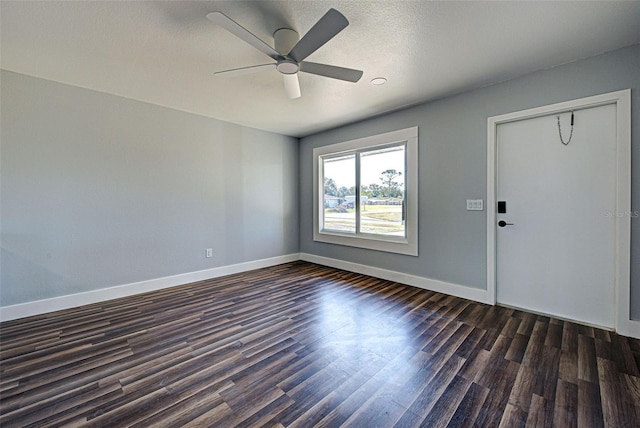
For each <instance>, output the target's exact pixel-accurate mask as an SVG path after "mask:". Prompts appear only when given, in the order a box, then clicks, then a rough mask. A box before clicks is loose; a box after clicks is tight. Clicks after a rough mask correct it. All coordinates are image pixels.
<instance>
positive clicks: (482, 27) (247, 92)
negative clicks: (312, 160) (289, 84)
mask: <svg viewBox="0 0 640 428" xmlns="http://www.w3.org/2000/svg"><path fill="white" fill-rule="evenodd" d="M331 7H333V8H336V9H337V10H339V11H340V12H342V13H343V14H344V15H345V16H346V17H347V19H348V20H349V21H350V25H349V26H348V27H347V28H346V29H345V30H343V31H342V32H341V33H339V34H338V35H337V36H336V37H335V38H334V39H332V40H331V41H330V42H329V43H327V44H326V45H324V46H323V47H321V48H320V49H319V50H318V51H316V52H315V53H313V54H312V55H311V56H310V57H309V58H307V60H309V61H313V62H321V63H328V64H332V65H338V66H343V67H349V68H355V69H361V70H364V75H363V77H362V79H361V80H360V81H359V82H358V83H355V84H354V83H348V82H342V81H338V80H333V79H328V78H323V77H319V76H315V75H310V74H304V73H300V85H301V87H302V97H301V98H299V99H294V100H290V99H287V97H286V96H285V94H284V90H283V87H282V76H281V75H280V74H279V73H278V72H276V71H274V70H268V71H264V72H261V73H258V74H251V75H244V76H236V77H221V76H214V75H213V72H214V71H219V70H224V69H228V68H236V67H242V66H249V65H255V64H263V63H267V62H270V60H269V58H267V57H266V56H265V55H264V54H262V53H260V52H259V51H257V50H255V49H254V48H253V47H251V46H249V45H247V44H246V43H245V42H243V41H242V40H239V39H237V38H236V37H234V36H233V35H231V34H229V33H228V32H227V31H225V30H224V29H222V28H219V27H217V26H216V25H214V24H213V23H212V22H210V21H208V20H207V19H206V17H205V16H206V15H207V13H209V12H212V11H216V10H218V11H222V12H224V13H225V14H226V15H228V16H229V17H230V18H232V19H234V20H235V21H237V22H238V23H240V24H241V25H242V26H244V27H245V28H247V29H249V30H250V31H251V32H253V33H254V34H256V35H257V36H258V37H260V38H261V39H263V40H264V41H266V42H267V43H268V44H270V45H273V37H272V35H273V32H274V31H275V30H276V29H278V28H282V27H289V28H293V29H294V30H296V31H298V33H300V34H301V35H303V34H304V33H306V32H307V31H308V30H309V28H311V26H313V24H314V23H315V22H316V21H317V20H318V19H319V18H320V17H322V15H324V13H325V12H327V10H329V8H331ZM0 17H1V45H0V49H1V51H0V53H1V55H0V58H1V63H0V65H1V67H2V68H3V69H6V70H11V71H15V72H18V73H24V74H28V75H32V76H37V77H42V78H45V79H50V80H54V81H58V82H63V83H68V84H72V85H76V86H81V87H84V88H90V89H95V90H98V91H103V92H107V93H110V94H116V95H120V96H124V97H127V98H132V99H136V100H141V101H146V102H150V103H153V104H158V105H162V106H167V107H172V108H175V109H178V110H183V111H188V112H192V113H197V114H201V115H204V116H209V117H214V118H217V119H222V120H225V121H229V122H233V123H238V124H242V125H247V126H251V127H255V128H260V129H265V130H269V131H273V132H278V133H281V134H286V135H292V136H297V137H300V136H305V135H309V134H311V133H315V132H318V131H322V130H325V129H329V128H332V127H335V126H338V125H342V124H346V123H350V122H354V121H357V120H360V119H363V118H366V117H370V116H375V115H378V114H381V113H383V112H387V111H391V110H395V109H398V108H401V107H403V106H407V105H411V104H416V103H419V102H423V101H429V100H433V99H437V98H441V97H443V96H447V95H451V94H454V93H459V92H463V91H466V90H469V89H473V88H477V87H481V86H485V85H489V84H492V83H496V82H500V81H504V80H507V79H510V78H514V77H517V76H520V75H523V74H526V73H530V72H532V71H535V70H539V69H544V68H549V67H553V66H556V65H559V64H563V63H566V62H570V61H574V60H577V59H580V58H585V57H588V56H592V55H596V54H599V53H602V52H605V51H610V50H614V49H617V48H620V47H623V46H628V45H632V44H636V43H640V1H629V2H611V1H599V2H593V1H577V2H572V1H558V2H555V1H547V2H541V1H539V2H481V1H467V2H452V1H441V2H432V1H393V0H388V1H363V0H342V1H127V2H121V1H91V2H90V1H75V2H72V1H43V2H39V1H8V0H2V1H1V2H0ZM639 75H640V74H639ZM378 76H383V77H386V78H387V79H388V83H387V84H386V85H384V86H372V85H371V84H370V83H369V82H370V80H371V79H372V78H374V77H378Z"/></svg>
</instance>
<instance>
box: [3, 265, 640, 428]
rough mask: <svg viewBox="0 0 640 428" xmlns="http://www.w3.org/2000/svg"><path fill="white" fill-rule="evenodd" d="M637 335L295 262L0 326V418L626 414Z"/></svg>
mask: <svg viewBox="0 0 640 428" xmlns="http://www.w3.org/2000/svg"><path fill="white" fill-rule="evenodd" d="M639 362H640V341H638V340H636V339H630V338H626V337H622V336H618V335H616V334H615V333H612V332H609V331H606V330H599V329H597V328H593V327H588V326H582V325H578V324H574V323H571V322H567V321H563V320H558V319H554V318H550V317H546V316H541V315H536V314H530V313H527V312H524V311H520V310H515V309H511V308H503V307H499V306H489V305H485V304H480V303H474V302H470V301H468V300H464V299H459V298H456V297H453V296H448V295H445V294H441V293H436V292H433V291H428V290H422V289H418V288H413V287H409V286H405V285H401V284H397V283H394V282H392V281H388V280H382V279H377V278H372V277H369V276H366V275H360V274H356V273H353V272H346V271H341V270H338V269H333V268H329V267H325V266H320V265H316V264H312V263H307V262H292V263H286V264H283V265H279V266H273V267H269V268H264V269H259V270H255V271H251V272H245V273H241V274H235V275H229V276H226V277H221V278H216V279H211V280H204V281H199V282H196V283H193V284H187V285H184V286H179V287H172V288H169V289H164V290H158V291H155V292H150V293H145V294H140V295H136V296H130V297H126V298H122V299H116V300H112V301H106V302H100V303H96V304H92V305H87V306H84V307H79V308H72V309H69V310H64V311H58V312H53V313H50V314H43V315H38V316H34V317H30V318H24V319H20V320H13V321H8V322H4V323H2V324H0V425H2V427H3V428H4V427H26V426H38V427H42V426H47V427H48V426H70V427H75V426H114V427H118V426H137V427H147V426H154V427H156V426H158V427H164V426H167V427H169V426H171V427H173V426H193V427H196V426H225V427H226V426H229V427H231V426H243V427H244V426H269V427H285V426H287V427H289V426H290V427H309V426H319V427H325V426H326V427H337V426H354V427H391V426H397V427H417V426H428V427H445V426H448V427H470V426H478V427H487V426H496V427H497V426H508V427H515V426H526V427H546V426H562V427H571V426H578V427H582V426H584V427H601V426H602V427H614V426H615V427H617V426H640V367H638V365H639Z"/></svg>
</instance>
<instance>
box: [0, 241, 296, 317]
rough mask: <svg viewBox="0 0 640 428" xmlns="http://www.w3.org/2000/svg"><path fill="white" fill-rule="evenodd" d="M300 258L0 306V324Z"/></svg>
mask: <svg viewBox="0 0 640 428" xmlns="http://www.w3.org/2000/svg"><path fill="white" fill-rule="evenodd" d="M299 259H300V256H299V254H298V253H294V254H287V255H284V256H278V257H271V258H268V259H261V260H254V261H250V262H244V263H238V264H234V265H228V266H220V267H217V268H212V269H205V270H200V271H196V272H188V273H183V274H179V275H172V276H166V277H163V278H156V279H150V280H147V281H140V282H133V283H131V284H124V285H118V286H114V287H108V288H101V289H99V290H93V291H87V292H84V293H77V294H69V295H66V296H59V297H53V298H51V299H43V300H36V301H33V302H27V303H20V304H17V305H11V306H4V307H0V322H1V321H10V320H14V319H18V318H24V317H29V316H33V315H40V314H44V313H47V312H55V311H59V310H62V309H69V308H75V307H77V306H82V305H89V304H92V303H99V302H103V301H106V300H113V299H118V298H120V297H127V296H132V295H134V294H140V293H146V292H148V291H155V290H161V289H163V288H169V287H175V286H178V285H184V284H189V283H191V282H197V281H203V280H205V279H211V278H217V277H220V276H225V275H231V274H234V273H240V272H246V271H250V270H253V269H260V268H264V267H269V266H275V265H279V264H282V263H289V262H293V261H296V260H299Z"/></svg>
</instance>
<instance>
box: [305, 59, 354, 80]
mask: <svg viewBox="0 0 640 428" xmlns="http://www.w3.org/2000/svg"><path fill="white" fill-rule="evenodd" d="M300 71H304V72H305V73H311V74H317V75H318V76H324V77H330V78H332V79H338V80H346V81H347V82H354V83H355V82H357V81H358V80H360V78H361V77H362V71H361V70H354V69H352V68H344V67H336V66H335V65H327V64H318V63H315V62H307V61H304V62H301V63H300Z"/></svg>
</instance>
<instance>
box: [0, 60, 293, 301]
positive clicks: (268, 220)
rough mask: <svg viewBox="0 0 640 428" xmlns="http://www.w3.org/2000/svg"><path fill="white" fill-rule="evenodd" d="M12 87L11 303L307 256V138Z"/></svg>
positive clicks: (6, 290)
mask: <svg viewBox="0 0 640 428" xmlns="http://www.w3.org/2000/svg"><path fill="white" fill-rule="evenodd" d="M1 84H2V87H1V88H2V91H1V100H0V101H1V105H2V119H1V144H2V155H1V156H2V158H1V176H0V183H1V205H2V208H1V222H2V223H1V230H2V236H1V247H2V254H1V268H2V272H1V293H0V305H2V306H7V305H12V304H17V303H22V302H28V301H33V300H38V299H44V298H49V297H54V296H61V295H66V294H70V293H78V292H83V291H89V290H94V289H99V288H104V287H109V286H115V285H121V284H127V283H131V282H135V281H141V280H148V279H153V278H158V277H164V276H168V275H175V274H180V273H186V272H193V271H197V270H202V269H208V268H213V267H217V266H224V265H230V264H234V263H240V262H246V261H251V260H257V259H262V258H268V257H274V256H279V255H284V254H290V253H297V252H298V243H299V240H298V165H297V163H298V140H297V139H294V138H290V137H285V136H282V135H278V134H273V133H268V132H263V131H258V130H255V129H250V128H245V127H242V126H237V125H232V124H229V123H225V122H221V121H218V120H214V119H209V118H205V117H201V116H196V115H193V114H188V113H183V112H179V111H175V110H171V109H168V108H163V107H158V106H154V105H151V104H146V103H142V102H137V101H132V100H128V99H125V98H120V97H116V96H112V95H107V94H104V93H99V92H94V91H90V90H86V89H81V88H77V87H73V86H68V85H63V84H60V83H54V82H51V81H46V80H42V79H37V78H32V77H28V76H24V75H20V74H15V73H11V72H6V71H3V72H2V75H1ZM210 96H213V95H210ZM207 247H210V248H213V250H214V257H213V258H211V259H207V258H205V257H204V255H205V254H204V250H205V248H207Z"/></svg>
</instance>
